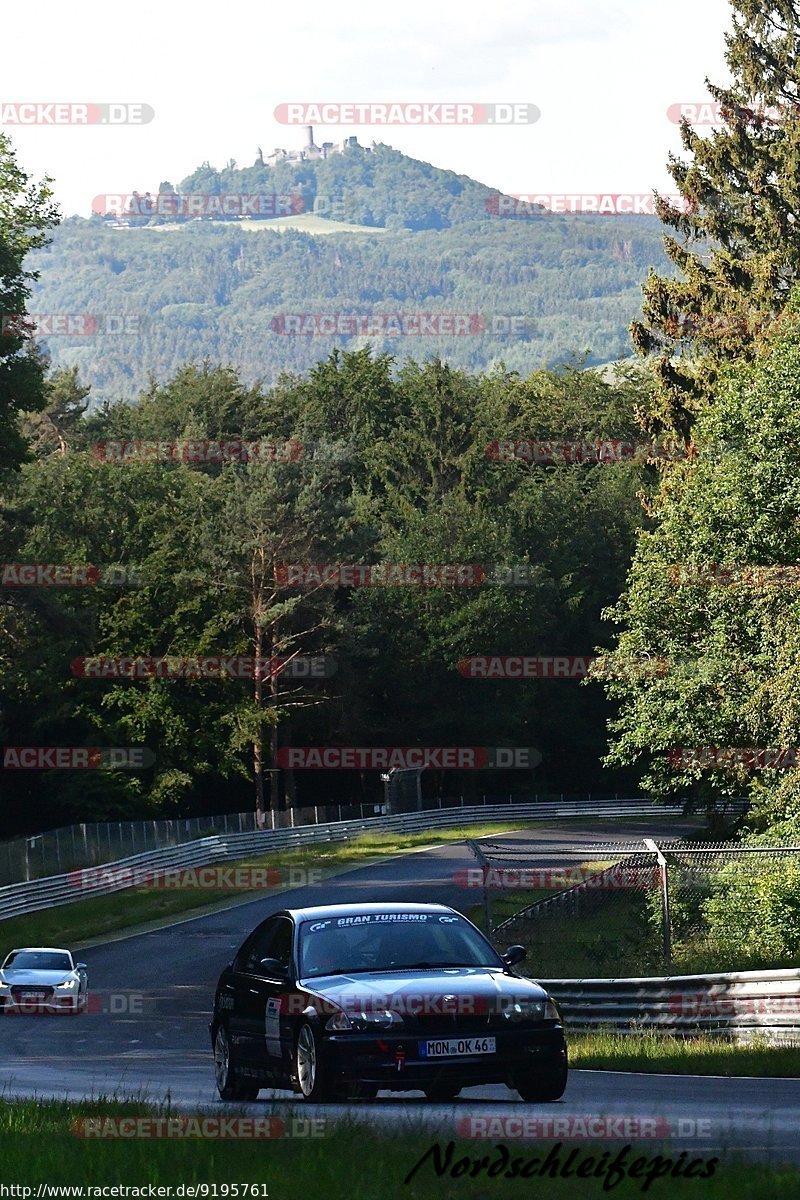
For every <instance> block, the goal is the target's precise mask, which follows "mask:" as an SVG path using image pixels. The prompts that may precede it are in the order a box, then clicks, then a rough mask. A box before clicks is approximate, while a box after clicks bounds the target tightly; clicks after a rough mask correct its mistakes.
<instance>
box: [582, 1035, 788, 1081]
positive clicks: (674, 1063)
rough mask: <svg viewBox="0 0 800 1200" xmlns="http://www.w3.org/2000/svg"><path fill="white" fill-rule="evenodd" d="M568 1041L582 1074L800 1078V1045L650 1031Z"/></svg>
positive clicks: (586, 1037)
mask: <svg viewBox="0 0 800 1200" xmlns="http://www.w3.org/2000/svg"><path fill="white" fill-rule="evenodd" d="M568 1040H569V1057H570V1066H572V1067H574V1068H575V1069H576V1070H595V1071H644V1072H647V1073H663V1074H666V1075H730V1076H734V1075H757V1076H766V1077H770V1078H782V1079H793V1078H798V1077H800V1046H773V1045H770V1044H769V1043H768V1042H766V1041H763V1040H762V1041H753V1042H749V1043H748V1044H747V1045H736V1044H735V1043H734V1042H729V1041H725V1040H723V1039H721V1038H719V1037H708V1036H702V1035H701V1036H698V1037H691V1038H688V1037H687V1038H678V1037H673V1036H671V1035H670V1034H660V1033H649V1032H648V1033H629V1034H621V1033H605V1032H603V1033H572V1034H570V1033H569V1032H568Z"/></svg>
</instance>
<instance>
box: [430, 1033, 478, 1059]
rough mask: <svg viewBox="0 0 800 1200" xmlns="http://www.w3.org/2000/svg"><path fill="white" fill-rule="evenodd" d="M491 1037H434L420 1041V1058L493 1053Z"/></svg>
mask: <svg viewBox="0 0 800 1200" xmlns="http://www.w3.org/2000/svg"><path fill="white" fill-rule="evenodd" d="M495 1053H496V1046H495V1039H494V1038H493V1037H473V1038H435V1039H432V1040H431V1041H429V1042H420V1044H419V1056H420V1058H461V1057H467V1056H468V1055H470V1054H495Z"/></svg>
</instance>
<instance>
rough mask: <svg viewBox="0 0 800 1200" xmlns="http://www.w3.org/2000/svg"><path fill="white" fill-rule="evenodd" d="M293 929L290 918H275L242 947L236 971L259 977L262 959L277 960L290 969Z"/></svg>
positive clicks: (258, 930)
mask: <svg viewBox="0 0 800 1200" xmlns="http://www.w3.org/2000/svg"><path fill="white" fill-rule="evenodd" d="M292 928H293V927H292V922H291V921H290V920H289V918H288V917H273V918H272V919H271V920H269V921H267V922H266V923H265V924H264V925H263V926H262V927H261V928H260V929H257V930H256V931H255V933H254V934H253V936H252V937H251V938H250V940H249V941H248V942H246V943H245V945H244V946H243V947H242V950H241V953H240V955H239V958H238V959H237V962H236V969H237V970H238V971H246V972H247V973H248V974H250V975H259V974H260V973H261V960H262V958H276V959H277V960H278V962H279V963H281V964H282V965H283V966H284V967H287V968H288V966H289V963H290V962H291V958H292Z"/></svg>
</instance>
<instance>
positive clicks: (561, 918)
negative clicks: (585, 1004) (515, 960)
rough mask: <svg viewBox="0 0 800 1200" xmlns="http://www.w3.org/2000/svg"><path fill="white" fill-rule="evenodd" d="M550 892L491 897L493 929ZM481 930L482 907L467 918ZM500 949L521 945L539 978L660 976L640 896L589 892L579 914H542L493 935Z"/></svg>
mask: <svg viewBox="0 0 800 1200" xmlns="http://www.w3.org/2000/svg"><path fill="white" fill-rule="evenodd" d="M552 895H553V892H552V891H549V892H546V891H541V890H539V891H529V892H528V891H526V892H521V891H520V892H515V893H508V892H506V893H502V892H494V893H492V895H491V914H492V926H493V928H495V929H496V928H497V926H498V925H499V924H500V923H501V922H502V921H504V920H506V919H507V918H508V917H510V916H512V915H513V914H514V913H516V912H519V910H520V909H521V908H524V907H525V905H527V904H532V903H533V902H534V901H536V900H543V899H546V898H547V897H548V896H552ZM468 915H469V917H470V919H471V920H472V921H474V922H475V924H476V925H479V926H480V927H481V929H485V927H486V921H485V917H484V909H483V904H482V903H481V904H476V905H474V907H472V908H471V909H470V912H469V913H468ZM493 938H494V940H495V941H500V942H503V944H504V945H511V944H514V943H518V944H519V945H521V946H525V948H526V950H527V951H528V957H527V959H526V960H525V963H524V967H523V970H524V971H525V972H526V973H527V974H530V975H532V976H534V977H538V978H541V979H581V978H592V977H598V978H602V977H606V976H608V977H614V976H624V975H659V974H662V973H663V962H662V958H661V943H660V940H659V938H658V936H657V934H656V933H655V931H654V930H653V927H652V926H651V925H650V924H649V923H648V921H647V913H646V901H645V897H644V894H643V893H641V892H634V891H626V890H624V889H620V890H618V891H604V892H592V891H590V892H589V893H587V895H586V896H585V898H584V900H583V901H582V903H581V906H580V907H579V909H578V911H577V912H576V913H575V914H572V913H569V912H567V913H553V914H548V913H543V914H542V915H540V916H538V917H536V918H535V919H532V920H525V921H522V922H520V924H518V925H513V926H511V927H510V928H508V929H504V930H503V931H502V933H500V934H499V935H493Z"/></svg>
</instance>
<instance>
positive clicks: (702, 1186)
mask: <svg viewBox="0 0 800 1200" xmlns="http://www.w3.org/2000/svg"><path fill="white" fill-rule="evenodd" d="M154 1115H162V1116H164V1115H169V1114H168V1113H166V1112H165V1110H161V1112H160V1113H159V1112H157V1110H154V1109H152V1108H149V1107H148V1106H147V1105H146V1104H144V1103H139V1102H136V1101H133V1102H114V1101H85V1102H82V1103H60V1102H55V1101H53V1102H44V1103H43V1102H41V1101H39V1102H35V1101H19V1102H16V1103H0V1161H1V1162H2V1164H3V1173H2V1174H3V1183H4V1184H6V1185H16V1186H17V1187H18V1188H19V1187H27V1188H31V1189H35V1188H36V1186H37V1185H38V1184H40V1183H47V1184H55V1185H77V1186H79V1187H82V1188H83V1189H87V1188H91V1187H97V1186H101V1187H102V1186H104V1185H105V1186H106V1187H107V1186H108V1185H109V1184H118V1183H119V1181H120V1180H122V1181H124V1184H125V1185H127V1186H128V1187H129V1188H136V1187H144V1188H145V1189H147V1186H148V1185H152V1186H154V1187H158V1186H171V1187H175V1186H176V1185H178V1184H184V1185H193V1184H206V1185H210V1184H218V1185H229V1188H228V1190H227V1191H224V1190H223V1188H222V1187H220V1189H219V1191H218V1192H215V1191H211V1190H208V1191H206V1193H205V1194H206V1195H207V1196H214V1195H219V1196H228V1197H235V1196H236V1195H237V1194H238V1196H240V1197H241V1196H243V1190H242V1188H243V1185H244V1184H259V1185H261V1186H260V1187H259V1189H258V1196H259V1197H264V1196H266V1195H267V1194H268V1195H269V1197H270V1200H290V1198H291V1197H297V1196H324V1197H325V1200H378V1198H380V1200H393V1198H394V1197H401V1196H402V1197H407V1198H408V1200H426V1198H433V1197H435V1198H436V1200H451V1198H452V1200H455V1198H457V1197H458V1198H460V1197H465V1198H471V1200H477V1198H479V1197H480V1198H481V1200H493V1198H494V1197H504V1198H505V1197H508V1196H509V1195H519V1196H524V1195H531V1194H536V1195H538V1194H541V1195H546V1196H547V1197H548V1200H565V1198H567V1197H576V1198H577V1197H580V1200H587V1197H590V1196H603V1195H605V1194H607V1192H608V1191H611V1190H612V1188H608V1187H604V1184H605V1183H606V1182H607V1177H604V1176H603V1175H602V1174H601V1175H600V1176H599V1177H598V1175H597V1174H596V1173H595V1174H592V1171H593V1170H595V1171H596V1169H597V1167H598V1166H599V1162H601V1161H602V1160H601V1158H600V1154H601V1153H602V1151H607V1152H608V1153H607V1159H606V1165H608V1164H610V1162H611V1161H612V1160H614V1158H615V1157H616V1156H617V1155H619V1154H621V1153H624V1155H625V1157H624V1158H623V1160H622V1162H623V1164H624V1165H625V1166H627V1167H631V1166H634V1165H635V1163H636V1160H637V1159H639V1160H640V1163H641V1160H644V1163H645V1165H644V1166H641V1165H640V1166H639V1170H638V1175H637V1176H636V1177H634V1178H631V1177H630V1176H627V1177H623V1178H622V1179H621V1181H619V1182H618V1183H617V1184H616V1185H614V1186H613V1193H614V1195H615V1196H618V1197H622V1198H623V1200H628V1198H629V1197H631V1196H640V1195H641V1194H642V1192H643V1191H645V1187H644V1185H645V1183H646V1182H647V1174H648V1171H649V1170H652V1166H653V1164H654V1163H655V1160H656V1158H657V1157H658V1158H659V1162H660V1163H661V1164H664V1163H665V1162H668V1163H669V1166H668V1167H667V1168H666V1172H667V1174H666V1177H662V1178H656V1179H655V1180H654V1181H653V1183H652V1186H648V1187H647V1189H646V1194H647V1195H650V1196H660V1197H664V1200H668V1198H671V1197H672V1196H674V1195H675V1182H676V1178H677V1179H679V1180H680V1183H681V1185H683V1187H685V1188H686V1190H687V1194H688V1195H691V1196H695V1195H697V1196H702V1197H703V1198H704V1200H706V1198H707V1200H729V1198H730V1200H732V1198H733V1197H736V1200H739V1197H741V1196H742V1194H744V1195H746V1196H748V1197H749V1198H752V1200H775V1197H783V1196H786V1197H790V1196H791V1197H794V1196H796V1195H797V1194H798V1189H800V1170H798V1169H796V1168H794V1167H785V1168H781V1169H767V1168H765V1167H764V1166H756V1165H753V1166H751V1165H743V1164H741V1163H735V1164H728V1163H727V1162H725V1161H722V1162H717V1161H716V1160H715V1161H714V1165H713V1166H712V1165H711V1160H712V1158H713V1156H712V1155H711V1154H709V1153H707V1152H706V1154H705V1155H704V1156H703V1155H701V1154H700V1153H698V1155H697V1156H696V1158H697V1159H700V1160H701V1164H702V1165H701V1166H700V1167H697V1166H696V1167H695V1169H694V1172H693V1174H694V1176H700V1178H696V1177H695V1178H693V1177H691V1176H690V1177H689V1178H688V1179H686V1178H685V1176H681V1174H680V1173H679V1174H678V1176H677V1177H676V1176H674V1175H673V1174H672V1170H673V1169H675V1168H676V1167H677V1165H678V1164H680V1169H681V1170H685V1169H686V1168H688V1167H689V1166H690V1163H692V1162H695V1161H696V1160H695V1159H694V1158H693V1157H692V1156H691V1155H690V1156H686V1157H684V1158H683V1160H681V1159H680V1156H679V1152H678V1150H677V1149H674V1148H673V1149H670V1148H664V1147H661V1146H656V1145H653V1143H652V1142H651V1143H649V1144H642V1143H639V1145H637V1146H633V1147H632V1146H627V1147H626V1146H624V1145H621V1144H620V1143H615V1144H613V1145H611V1144H606V1145H604V1146H601V1147H598V1146H597V1145H594V1146H592V1145H589V1144H586V1145H582V1146H580V1145H579V1146H577V1147H576V1146H574V1145H571V1144H570V1143H556V1144H555V1145H554V1144H552V1143H551V1144H541V1143H540V1144H533V1143H520V1142H511V1143H510V1144H509V1143H503V1145H505V1147H506V1150H507V1156H508V1157H507V1163H506V1167H505V1169H503V1170H501V1171H498V1172H496V1173H495V1175H494V1176H493V1177H491V1178H490V1177H488V1173H487V1172H488V1167H490V1166H492V1165H494V1164H496V1163H502V1151H501V1150H500V1149H499V1147H498V1144H497V1143H496V1142H494V1141H492V1142H485V1141H483V1142H477V1141H465V1140H458V1139H456V1138H454V1144H453V1148H452V1151H449V1146H448V1143H449V1141H450V1139H449V1135H448V1134H447V1133H444V1134H441V1133H440V1134H438V1135H435V1134H433V1133H430V1132H428V1133H425V1132H423V1131H421V1130H416V1131H413V1130H412V1131H404V1132H402V1133H400V1132H397V1131H396V1132H394V1133H393V1134H392V1135H390V1136H388V1135H387V1136H383V1135H381V1134H380V1133H379V1132H378V1130H376V1129H375V1127H374V1126H373V1127H369V1126H367V1125H366V1123H358V1124H356V1123H342V1124H340V1125H338V1126H327V1127H326V1128H324V1129H323V1130H322V1131H321V1132H322V1133H323V1134H324V1136H317V1137H303V1138H300V1137H286V1136H284V1137H278V1138H275V1139H270V1140H257V1141H253V1140H249V1141H235V1140H219V1139H216V1138H209V1137H206V1138H202V1139H200V1140H197V1139H193V1140H189V1139H176V1138H174V1137H170V1138H161V1139H155V1140H154V1139H153V1138H152V1137H151V1138H142V1137H135V1136H130V1135H129V1136H127V1137H125V1138H123V1139H120V1138H110V1137H108V1136H107V1135H106V1136H104V1137H102V1138H99V1139H95V1138H92V1139H84V1138H80V1137H78V1136H76V1135H75V1133H73V1132H72V1126H73V1123H74V1122H75V1121H79V1120H80V1119H81V1118H87V1117H88V1118H95V1119H96V1118H98V1117H107V1118H118V1117H127V1118H130V1117H148V1116H154ZM172 1115H173V1116H175V1115H177V1114H174V1113H173V1114H172ZM200 1115H201V1116H203V1115H204V1116H205V1117H210V1116H212V1114H209V1113H205V1114H200ZM220 1115H223V1114H221V1113H214V1114H213V1116H214V1117H219V1116H220ZM260 1115H263V1116H265V1117H269V1116H270V1115H271V1114H270V1110H269V1108H267V1107H265V1109H264V1112H263V1114H260ZM281 1118H282V1119H283V1121H284V1122H285V1124H286V1126H287V1127H289V1128H291V1125H290V1118H288V1117H287V1115H286V1113H285V1112H282V1113H281ZM95 1128H97V1126H95ZM318 1132H319V1131H318ZM435 1143H438V1145H439V1146H440V1148H441V1149H440V1155H441V1158H440V1163H439V1165H440V1166H441V1167H442V1168H444V1169H443V1170H442V1171H441V1173H440V1172H439V1171H438V1170H437V1169H436V1164H435V1159H434V1156H433V1155H432V1154H429V1156H428V1158H427V1159H426V1161H425V1162H424V1163H423V1165H422V1166H420V1167H419V1169H418V1170H417V1171H416V1172H415V1173H414V1174H413V1176H412V1178H411V1180H410V1182H408V1183H406V1182H405V1180H406V1178H407V1177H408V1175H409V1174H410V1173H411V1172H412V1171H413V1170H414V1167H415V1166H416V1165H417V1164H418V1163H419V1162H420V1160H421V1159H422V1158H423V1156H424V1155H425V1154H426V1152H428V1151H429V1150H430V1148H431V1147H432V1146H433V1145H434V1144H435ZM548 1154H549V1155H550V1158H549V1160H548V1161H549V1162H550V1163H551V1168H550V1171H546V1172H545V1174H544V1177H543V1176H542V1175H541V1174H538V1173H537V1171H538V1168H539V1167H540V1166H543V1165H544V1160H545V1159H546V1158H547V1156H548ZM570 1155H572V1156H573V1158H572V1163H571V1168H572V1171H571V1173H572V1178H569V1177H563V1178H562V1177H561V1175H560V1171H561V1170H567V1169H569V1168H568V1165H567V1159H568V1158H569V1157H570ZM534 1158H538V1159H539V1162H538V1163H537V1164H535V1167H534V1168H533V1169H530V1170H529V1172H528V1175H527V1177H525V1176H521V1170H520V1166H518V1167H517V1172H518V1173H517V1175H516V1176H515V1177H512V1178H509V1177H508V1175H507V1173H506V1171H507V1170H509V1169H511V1168H510V1164H511V1163H513V1161H514V1160H515V1159H518V1160H519V1162H520V1164H521V1166H525V1164H528V1163H530V1162H531V1160H532V1159H534ZM481 1159H483V1160H484V1161H483V1166H482V1168H479V1169H478V1170H477V1171H476V1173H475V1175H474V1176H473V1174H472V1166H473V1164H476V1163H480V1161H481ZM589 1159H591V1160H592V1167H588V1163H587V1160H589ZM464 1160H466V1165H464ZM618 1161H619V1160H618ZM554 1163H555V1164H557V1166H556V1169H555V1171H554V1170H553V1164H554ZM581 1164H587V1169H586V1170H585V1172H584V1175H583V1177H581V1178H577V1177H575V1172H576V1171H577V1169H578V1168H579V1166H580V1165H581ZM709 1171H710V1172H711V1174H710V1175H709V1177H708V1178H704V1177H703V1176H704V1174H705V1173H706V1172H709ZM553 1176H555V1177H553ZM234 1184H237V1185H238V1189H239V1190H238V1193H237V1191H235V1190H234V1189H233V1185H234ZM515 1185H516V1186H515ZM8 1194H9V1195H11V1194H12V1193H10V1192H9V1193H8ZM13 1194H16V1195H18V1196H20V1197H21V1200H28V1196H30V1195H34V1194H35V1192H33V1191H32V1192H29V1193H28V1195H27V1196H26V1195H25V1193H22V1192H19V1191H18V1192H16V1193H13ZM106 1194H107V1195H108V1194H110V1193H109V1192H107V1193H106ZM118 1194H124V1193H118ZM128 1194H129V1195H130V1194H132V1193H128ZM145 1194H146V1191H145ZM251 1194H252V1193H249V1192H248V1196H250V1195H251ZM83 1195H84V1197H85V1198H87V1200H88V1198H89V1197H91V1193H90V1192H87V1191H86V1190H84V1192H83Z"/></svg>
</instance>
